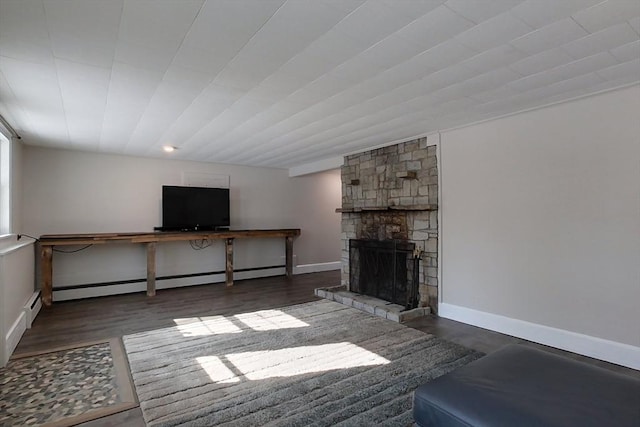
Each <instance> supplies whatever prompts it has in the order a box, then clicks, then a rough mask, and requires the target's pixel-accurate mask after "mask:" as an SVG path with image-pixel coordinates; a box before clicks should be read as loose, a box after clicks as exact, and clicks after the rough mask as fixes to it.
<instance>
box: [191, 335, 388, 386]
mask: <svg viewBox="0 0 640 427" xmlns="http://www.w3.org/2000/svg"><path fill="white" fill-rule="evenodd" d="M224 359H225V360H228V361H229V363H231V364H232V365H233V366H234V367H235V368H236V369H237V370H239V371H240V372H241V373H242V376H243V377H244V378H246V379H248V380H265V379H268V378H278V377H292V376H295V375H304V374H312V373H317V372H325V371H331V370H336V369H349V368H359V367H363V366H375V365H386V364H387V363H391V362H390V361H389V360H387V359H385V358H384V357H380V356H378V355H377V354H375V353H372V352H370V351H368V350H365V349H364V348H362V347H358V346H357V345H355V344H352V343H349V342H341V343H332V344H322V345H310V346H302V347H290V348H283V349H280V350H267V351H250V352H246V353H236V354H226V355H225V356H224ZM197 360H198V363H200V366H202V368H203V369H204V370H205V371H206V372H207V374H209V377H211V380H212V381H214V382H220V383H231V382H238V381H240V378H239V377H237V376H235V375H234V374H233V371H232V370H231V369H229V368H228V367H227V366H226V365H225V363H224V362H223V361H222V360H221V359H220V358H218V357H216V356H204V357H198V358H197Z"/></svg>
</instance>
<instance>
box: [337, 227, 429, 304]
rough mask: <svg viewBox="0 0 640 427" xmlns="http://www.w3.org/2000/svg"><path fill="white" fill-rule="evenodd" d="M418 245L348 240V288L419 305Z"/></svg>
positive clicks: (397, 241)
mask: <svg viewBox="0 0 640 427" xmlns="http://www.w3.org/2000/svg"><path fill="white" fill-rule="evenodd" d="M415 249H416V245H415V243H412V242H407V241H401V240H374V239H350V240H349V290H350V291H351V292H355V293H359V294H362V295H368V296H371V297H375V298H378V299H381V300H384V301H388V302H390V303H393V304H399V305H402V306H404V307H405V308H406V309H407V310H410V309H413V308H416V307H418V303H419V296H418V273H419V260H420V258H419V257H416V256H415V255H416V251H415Z"/></svg>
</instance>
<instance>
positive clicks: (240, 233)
mask: <svg viewBox="0 0 640 427" xmlns="http://www.w3.org/2000/svg"><path fill="white" fill-rule="evenodd" d="M299 235H300V229H299V228H288V229H279V230H229V231H188V232H166V231H160V232H150V233H97V234H47V235H44V236H40V241H39V245H40V261H41V264H40V268H41V273H42V274H41V279H40V280H41V286H40V288H41V291H42V303H43V304H44V305H45V307H50V306H51V304H52V302H53V247H54V246H73V245H76V246H77V245H97V244H104V243H141V244H145V245H146V246H147V295H149V296H153V295H155V294H156V245H157V243H159V242H175V241H182V240H184V241H186V240H201V239H210V240H213V239H224V241H225V249H226V250H225V252H226V261H227V262H226V266H225V277H226V280H225V281H226V284H227V286H232V285H233V240H234V239H243V238H254V237H255V238H273V237H284V238H285V260H286V262H285V272H286V276H287V277H291V275H292V274H293V238H294V237H296V236H299Z"/></svg>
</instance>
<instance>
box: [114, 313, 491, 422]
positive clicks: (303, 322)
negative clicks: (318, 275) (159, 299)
mask: <svg viewBox="0 0 640 427" xmlns="http://www.w3.org/2000/svg"><path fill="white" fill-rule="evenodd" d="M175 321H176V326H175V327H171V328H165V329H160V330H155V331H149V332H143V333H138V334H134V335H127V336H125V337H124V343H125V348H126V352H127V356H128V357H129V363H130V366H131V373H132V375H133V379H134V383H135V386H136V390H137V393H138V398H139V400H140V407H141V408H142V412H143V415H144V418H145V421H146V422H147V424H148V425H150V426H178V425H180V426H182V425H184V426H212V425H228V426H233V425H242V426H258V425H259V426H308V425H314V426H328V425H342V426H371V425H390V426H396V425H397V426H407V425H411V423H412V422H413V418H412V415H411V407H412V401H411V399H412V392H413V390H415V389H416V387H418V386H419V385H420V384H422V383H425V382H427V381H430V380H432V379H433V378H436V377H438V376H440V375H443V374H445V373H447V372H449V371H451V370H453V369H455V368H457V367H459V366H462V365H465V364H467V363H469V362H471V361H473V360H475V359H477V358H479V357H480V356H481V354H480V353H477V352H475V351H473V350H469V349H467V348H464V347H461V346H458V345H456V344H452V343H449V342H446V341H443V340H441V339H438V338H436V337H434V336H432V335H429V334H425V333H422V332H420V331H417V330H415V329H411V328H408V327H406V326H403V325H401V324H398V323H395V322H392V321H388V320H385V319H382V318H379V317H375V316H372V315H369V314H367V313H364V312H361V311H358V310H356V309H353V308H350V307H346V306H344V305H341V304H338V303H335V302H332V301H327V300H322V301H316V302H312V303H306V304H300V305H295V306H290V307H286V308H282V309H280V310H264V311H258V312H253V313H245V314H239V315H235V316H228V317H223V316H212V317H206V318H205V317H203V318H190V319H175Z"/></svg>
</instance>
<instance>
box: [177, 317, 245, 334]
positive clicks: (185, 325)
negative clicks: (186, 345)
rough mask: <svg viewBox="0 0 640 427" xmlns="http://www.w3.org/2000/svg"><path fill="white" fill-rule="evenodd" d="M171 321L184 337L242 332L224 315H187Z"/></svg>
mask: <svg viewBox="0 0 640 427" xmlns="http://www.w3.org/2000/svg"><path fill="white" fill-rule="evenodd" d="M173 321H174V322H175V324H176V326H177V327H178V330H179V331H180V332H182V335H183V336H185V337H202V336H206V335H219V334H237V333H240V332H242V329H240V328H239V327H238V326H236V325H235V324H234V323H233V322H232V321H230V320H228V319H226V318H225V317H224V316H209V317H188V318H183V319H173Z"/></svg>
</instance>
